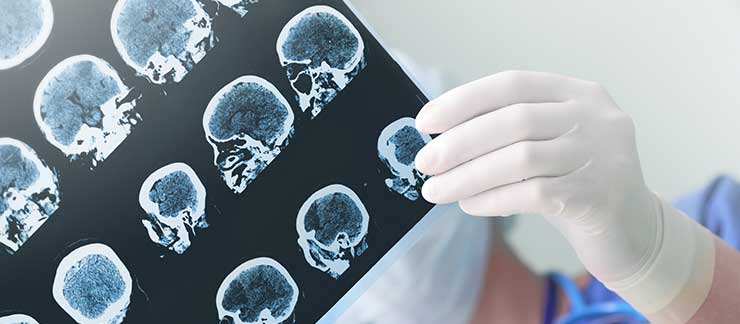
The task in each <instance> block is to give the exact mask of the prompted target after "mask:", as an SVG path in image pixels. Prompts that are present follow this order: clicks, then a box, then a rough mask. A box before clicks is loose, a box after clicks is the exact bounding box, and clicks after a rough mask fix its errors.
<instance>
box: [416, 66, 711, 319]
mask: <svg viewBox="0 0 740 324" xmlns="http://www.w3.org/2000/svg"><path fill="white" fill-rule="evenodd" d="M417 128H418V129H419V130H420V131H422V132H425V133H428V134H441V135H439V136H438V137H437V138H435V139H434V140H433V141H432V142H430V143H429V144H428V145H427V146H426V147H424V148H423V149H422V150H421V151H420V152H419V154H418V155H417V158H416V167H417V168H418V169H419V171H421V172H423V173H426V174H429V175H433V177H432V178H431V179H429V180H428V181H427V182H426V184H425V185H424V187H423V190H422V194H423V195H424V197H425V198H426V199H427V200H429V201H430V202H434V203H440V204H443V203H451V202H456V201H459V203H460V207H461V208H462V209H463V210H464V211H466V212H467V213H469V214H473V215H481V216H506V215H512V214H541V215H544V216H545V217H546V218H547V219H548V220H549V221H550V222H551V223H552V224H553V225H554V226H555V227H556V228H557V229H558V230H559V231H560V232H562V234H563V235H564V236H565V237H566V238H567V239H568V240H569V242H570V243H571V245H572V246H573V248H574V249H575V250H576V252H577V254H578V256H579V257H580V259H581V261H582V262H583V264H584V265H585V266H586V268H587V270H588V271H589V272H591V273H592V274H593V275H594V276H595V277H597V278H598V279H599V280H600V281H602V282H603V283H604V284H605V285H606V286H607V287H609V288H611V289H613V290H614V291H616V292H617V293H619V294H620V295H621V296H622V297H623V298H625V300H627V301H628V302H630V303H631V304H632V305H633V306H634V307H636V308H637V309H638V310H640V311H642V312H643V313H644V314H645V315H646V316H648V318H650V319H651V320H652V321H653V322H656V323H660V322H669V323H673V322H686V321H688V320H689V318H690V317H691V316H692V315H693V314H694V312H696V310H697V309H698V307H700V306H701V304H702V303H703V301H704V298H706V295H707V294H708V291H709V288H710V286H711V281H712V266H711V265H713V264H714V260H713V256H714V251H713V242H712V235H711V234H710V233H709V232H707V231H706V230H704V229H703V228H701V227H700V226H697V225H696V224H694V223H692V222H690V220H689V219H688V218H687V217H685V215H683V214H681V213H680V212H678V211H677V210H675V209H673V208H671V207H670V206H669V205H667V204H665V203H663V201H662V200H661V199H659V198H658V197H657V196H656V195H654V194H653V193H652V192H651V191H650V189H648V187H647V186H646V185H645V182H644V180H643V175H642V171H641V168H640V162H639V158H638V154H637V149H636V144H635V130H634V124H633V122H632V120H631V118H630V117H629V116H628V115H627V114H626V113H625V112H623V111H622V110H620V109H619V107H618V106H617V105H616V104H615V103H614V101H613V100H612V99H611V97H610V96H609V94H608V93H607V92H606V90H604V88H603V87H601V86H599V85H598V84H596V83H593V82H588V81H582V80H577V79H572V78H567V77H563V76H558V75H553V74H546V73H537V72H503V73H499V74H496V75H493V76H490V77H487V78H484V79H482V80H478V81H475V82H472V83H470V84H468V85H464V86H462V87H459V88H457V89H454V90H452V91H450V92H448V93H446V94H444V95H442V96H441V97H439V98H437V99H435V100H434V101H432V102H430V103H429V104H428V105H426V106H425V107H424V108H423V109H422V110H421V112H419V115H418V116H417ZM533 239H536V238H533Z"/></svg>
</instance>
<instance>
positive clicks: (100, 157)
mask: <svg viewBox="0 0 740 324" xmlns="http://www.w3.org/2000/svg"><path fill="white" fill-rule="evenodd" d="M130 91H131V89H129V88H128V87H127V86H126V85H125V84H124V83H123V81H122V80H121V78H120V77H119V76H118V73H117V72H116V71H115V70H114V69H113V67H112V66H110V64H108V63H107V62H106V61H103V60H102V59H100V58H97V57H94V56H90V55H78V56H73V57H70V58H68V59H66V60H64V61H62V62H61V63H59V64H57V65H56V66H55V67H54V68H53V69H52V70H51V71H50V72H49V73H48V74H47V75H46V77H44V79H43V80H42V81H41V84H40V85H39V87H38V88H37V89H36V96H35V98H34V102H33V109H34V115H35V117H36V123H37V124H38V126H39V128H41V131H42V132H43V133H44V136H45V137H46V139H47V140H48V141H49V142H50V143H51V144H52V145H54V146H56V147H57V148H58V149H59V150H61V151H62V152H63V153H64V154H65V155H67V157H68V158H69V159H70V160H73V161H74V160H80V161H81V162H83V163H85V164H88V165H90V166H91V168H94V167H96V166H97V165H98V164H99V163H101V162H102V161H104V160H105V159H106V158H108V156H110V154H111V153H113V151H114V150H115V149H116V148H117V147H118V146H119V145H120V144H121V143H122V142H123V141H124V140H125V139H126V137H128V135H129V134H131V131H132V129H133V127H134V126H135V125H136V124H137V123H138V122H140V121H141V116H140V115H139V114H138V113H136V112H135V111H134V108H135V106H136V100H135V99H134V98H128V97H129V94H130Z"/></svg>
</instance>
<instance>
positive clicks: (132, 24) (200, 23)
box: [111, 0, 216, 84]
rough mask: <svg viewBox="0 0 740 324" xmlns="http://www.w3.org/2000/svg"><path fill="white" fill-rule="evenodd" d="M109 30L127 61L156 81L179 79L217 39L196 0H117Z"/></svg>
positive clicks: (169, 81)
mask: <svg viewBox="0 0 740 324" xmlns="http://www.w3.org/2000/svg"><path fill="white" fill-rule="evenodd" d="M111 33H112V36H113V43H114V44H115V46H116V49H117V50H118V53H119V54H120V55H121V57H122V58H123V60H124V61H125V62H126V64H128V65H129V66H130V67H131V68H133V69H134V70H136V72H137V73H138V74H140V75H143V76H145V77H146V78H147V79H148V80H149V81H150V82H152V83H155V84H164V83H173V82H174V83H177V82H180V81H182V80H183V78H184V77H185V76H186V75H187V74H188V73H189V72H190V71H191V70H192V69H193V68H194V67H195V65H196V64H198V62H200V61H201V60H202V59H203V58H204V57H205V56H206V53H207V52H208V51H209V50H211V48H213V46H214V45H215V42H216V38H215V37H214V35H213V31H212V29H211V17H209V16H208V13H206V12H205V10H203V7H202V6H201V4H200V3H199V2H198V1H196V0H119V1H118V3H117V4H116V7H115V8H114V10H113V18H112V19H111Z"/></svg>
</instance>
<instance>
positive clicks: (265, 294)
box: [216, 258, 299, 324]
mask: <svg viewBox="0 0 740 324" xmlns="http://www.w3.org/2000/svg"><path fill="white" fill-rule="evenodd" d="M298 294H299V291H298V286H297V285H296V283H295V281H294V280H293V278H292V277H291V276H290V274H289V273H288V271H287V270H285V268H284V267H283V266H282V265H280V264H279V263H278V262H277V261H275V260H273V259H270V258H256V259H252V260H249V261H247V262H245V263H243V264H242V265H240V266H239V267H237V268H236V269H234V271H232V272H231V273H230V274H229V275H228V276H227V277H226V279H224V281H223V282H222V283H221V286H220V287H219V288H218V293H217V294H216V308H217V309H218V316H219V319H220V320H221V321H222V322H224V321H227V322H228V323H233V324H279V323H283V322H285V321H286V320H288V318H289V317H290V316H291V314H292V313H293V309H294V308H295V305H296V303H297V302H298Z"/></svg>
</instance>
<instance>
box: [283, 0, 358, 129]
mask: <svg viewBox="0 0 740 324" xmlns="http://www.w3.org/2000/svg"><path fill="white" fill-rule="evenodd" d="M277 53H278V57H279V59H280V64H281V65H282V66H283V68H285V69H286V73H287V75H288V79H289V81H290V84H291V87H292V88H293V91H294V92H295V94H296V96H297V98H298V103H299V106H300V108H301V110H302V111H303V112H304V113H308V114H309V115H310V118H311V119H313V118H316V116H318V115H319V114H320V113H321V111H322V110H323V109H324V107H325V106H326V105H328V104H329V102H331V101H332V100H333V99H334V97H336V96H337V95H338V94H339V92H341V91H342V90H344V89H345V88H346V87H347V86H348V85H349V83H350V82H352V80H353V79H354V78H355V77H356V76H357V75H358V74H359V73H360V72H361V71H362V70H363V69H364V68H365V66H366V65H367V61H366V59H365V43H364V41H363V39H362V36H361V35H360V32H359V31H358V30H357V28H355V26H354V25H352V23H351V22H350V21H349V20H348V19H347V18H346V17H345V16H344V15H342V14H341V13H340V12H339V11H337V10H336V9H334V8H331V7H328V6H313V7H310V8H308V9H305V10H304V11H302V12H300V13H299V14H298V15H296V16H295V17H293V18H292V19H291V20H290V21H288V23H287V24H286V25H285V27H283V30H282V31H281V32H280V35H279V36H278V40H277Z"/></svg>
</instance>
